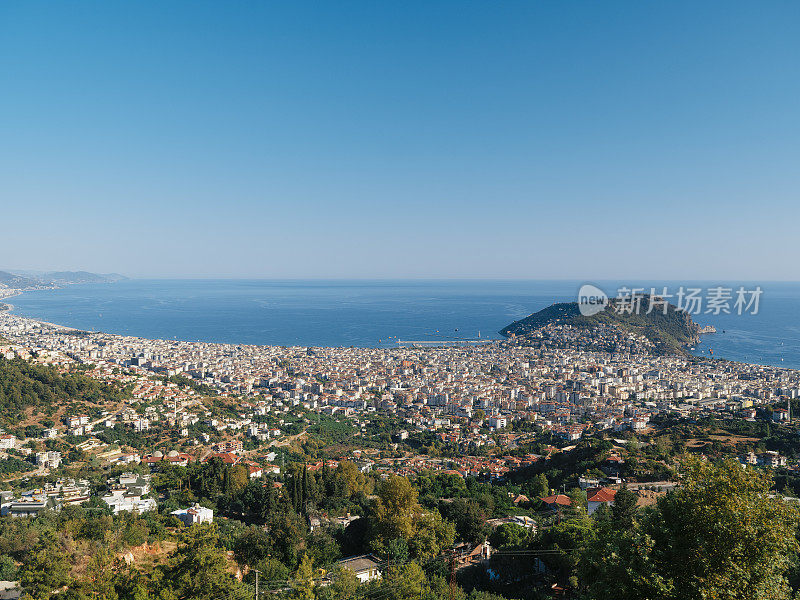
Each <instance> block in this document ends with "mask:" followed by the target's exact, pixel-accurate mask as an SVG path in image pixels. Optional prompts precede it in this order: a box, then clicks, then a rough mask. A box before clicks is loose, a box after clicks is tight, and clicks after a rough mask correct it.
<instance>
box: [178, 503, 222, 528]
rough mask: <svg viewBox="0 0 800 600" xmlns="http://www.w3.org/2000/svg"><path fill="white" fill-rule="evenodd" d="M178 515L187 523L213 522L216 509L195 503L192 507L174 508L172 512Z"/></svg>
mask: <svg viewBox="0 0 800 600" xmlns="http://www.w3.org/2000/svg"><path fill="white" fill-rule="evenodd" d="M170 514H173V515H175V516H176V517H178V518H179V519H180V520H181V521H183V522H184V523H186V525H194V524H196V523H211V522H212V521H213V520H214V511H213V510H211V509H210V508H206V507H204V506H200V505H199V504H195V505H194V506H192V507H191V508H179V509H178V510H173V511H172V513H170Z"/></svg>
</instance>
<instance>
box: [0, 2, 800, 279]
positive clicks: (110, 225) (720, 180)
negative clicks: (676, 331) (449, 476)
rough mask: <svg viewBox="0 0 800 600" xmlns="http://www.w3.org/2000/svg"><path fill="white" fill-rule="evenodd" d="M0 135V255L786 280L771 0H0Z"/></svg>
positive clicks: (266, 270) (785, 107) (251, 269)
mask: <svg viewBox="0 0 800 600" xmlns="http://www.w3.org/2000/svg"><path fill="white" fill-rule="evenodd" d="M0 140H1V141H0V198H1V199H0V238H2V251H0V268H20V269H87V270H92V271H102V272H105V271H118V272H122V273H125V274H128V275H132V276H175V275H178V276H218V275H223V276H261V277H492V278H506V277H512V278H516V277H519V278H553V277H564V278H578V279H580V278H585V279H590V280H596V279H602V278H644V279H656V278H667V279H713V278H719V279H733V280H739V279H749V280H765V279H790V280H800V260H798V257H799V256H800V250H799V249H798V248H799V245H798V231H800V226H799V225H800V3H798V2H633V1H631V2H597V1H595V0H593V1H590V2H510V1H503V2H489V1H485V2H461V1H459V2H430V1H425V2H373V1H364V2H339V1H336V2H319V3H315V2H281V3H270V2H245V1H241V2H198V1H191V2H178V1H170V2H114V1H112V2H109V1H108V0H103V1H98V2H79V1H78V2H41V3H39V2H31V1H24V2H23V1H19V2H14V1H9V2H2V3H0Z"/></svg>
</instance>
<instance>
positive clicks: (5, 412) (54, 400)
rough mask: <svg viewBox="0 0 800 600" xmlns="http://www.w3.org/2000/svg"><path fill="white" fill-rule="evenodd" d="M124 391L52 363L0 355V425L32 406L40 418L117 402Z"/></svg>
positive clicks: (20, 418) (7, 426)
mask: <svg viewBox="0 0 800 600" xmlns="http://www.w3.org/2000/svg"><path fill="white" fill-rule="evenodd" d="M125 396H126V393H125V392H124V391H123V390H122V389H120V388H119V387H118V386H117V385H116V384H109V383H104V382H102V381H98V380H96V379H92V378H91V377H87V376H86V375H83V374H81V373H79V372H75V373H61V372H59V371H58V369H56V368H55V367H52V366H48V365H41V364H37V363H34V362H30V361H26V360H23V359H20V358H14V359H7V358H3V357H0V428H2V429H5V430H6V431H10V430H11V429H12V428H13V427H15V426H17V425H18V424H19V423H20V422H21V421H23V420H24V419H25V418H26V417H27V412H28V411H29V410H30V409H33V410H34V411H35V412H36V413H39V414H41V415H42V418H47V417H52V416H53V415H55V414H56V413H57V412H58V411H59V409H62V408H68V407H73V408H75V409H76V410H80V409H84V411H85V410H86V408H87V407H86V406H85V405H86V404H87V403H89V404H91V405H100V404H104V403H106V402H118V401H120V400H122V399H123V398H124V397H125Z"/></svg>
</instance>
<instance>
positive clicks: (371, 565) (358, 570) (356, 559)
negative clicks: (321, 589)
mask: <svg viewBox="0 0 800 600" xmlns="http://www.w3.org/2000/svg"><path fill="white" fill-rule="evenodd" d="M336 564H337V566H339V567H340V568H342V569H350V570H351V571H352V572H353V573H355V574H356V577H358V580H359V581H360V582H361V583H366V582H367V581H372V580H373V579H380V577H381V571H380V568H379V566H380V564H379V563H378V561H377V560H376V559H375V557H374V556H372V555H371V554H363V555H361V556H350V557H348V558H343V559H342V560H340V561H338V562H337V563H336Z"/></svg>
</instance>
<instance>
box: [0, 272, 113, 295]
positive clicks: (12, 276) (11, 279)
mask: <svg viewBox="0 0 800 600" xmlns="http://www.w3.org/2000/svg"><path fill="white" fill-rule="evenodd" d="M123 279H127V277H125V276H124V275H120V274H118V273H89V272H88V271H48V272H42V271H0V287H5V288H13V289H17V290H24V289H31V288H37V287H42V286H55V287H58V286H61V285H71V284H75V283H115V282H117V281H121V280H123Z"/></svg>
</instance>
